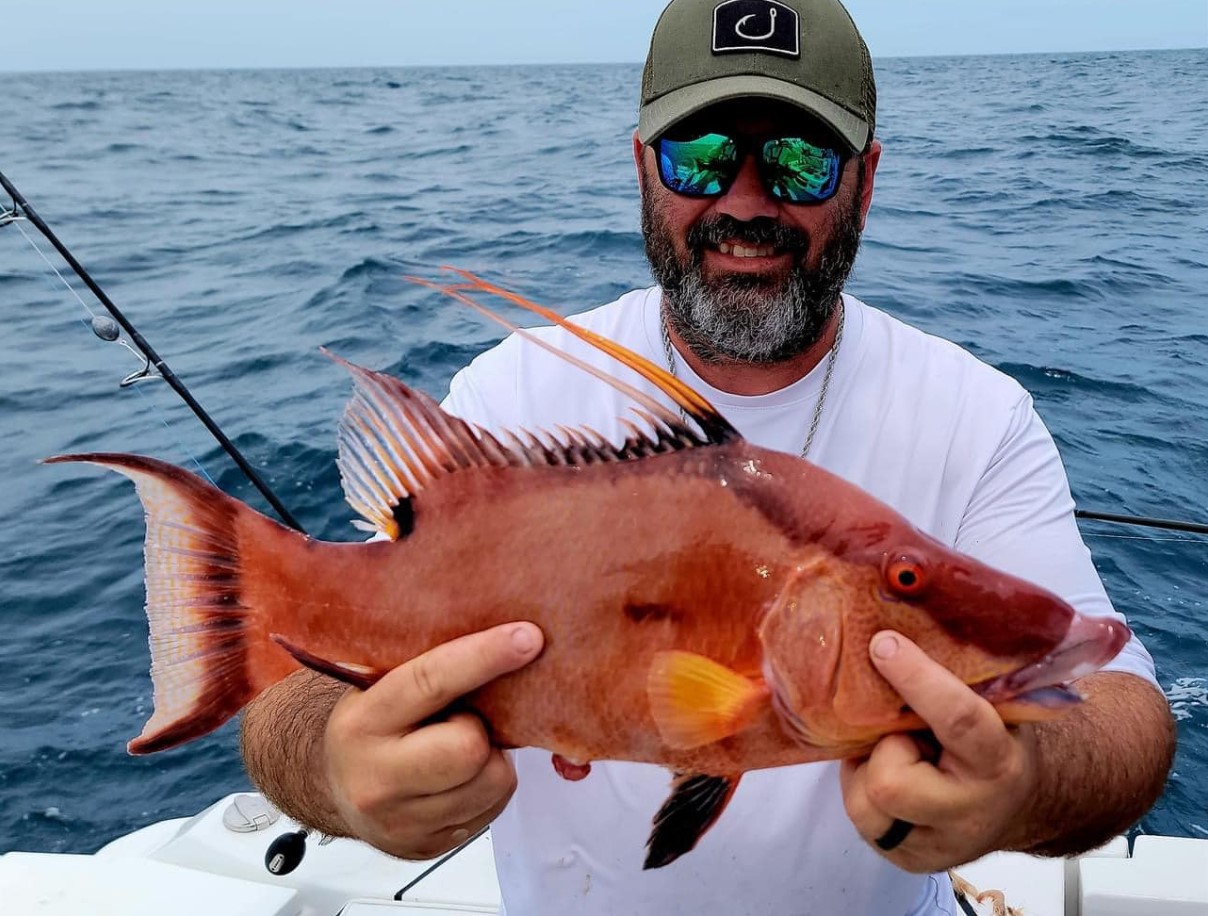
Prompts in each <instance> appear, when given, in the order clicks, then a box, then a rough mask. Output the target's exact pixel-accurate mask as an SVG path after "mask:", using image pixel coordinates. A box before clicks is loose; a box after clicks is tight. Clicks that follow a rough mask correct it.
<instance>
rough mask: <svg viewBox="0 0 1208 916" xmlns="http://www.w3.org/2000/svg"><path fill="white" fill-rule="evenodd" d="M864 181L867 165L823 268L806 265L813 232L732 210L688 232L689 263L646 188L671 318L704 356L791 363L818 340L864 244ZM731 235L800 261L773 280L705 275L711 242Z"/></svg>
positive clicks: (647, 231)
mask: <svg viewBox="0 0 1208 916" xmlns="http://www.w3.org/2000/svg"><path fill="white" fill-rule="evenodd" d="M863 184H864V170H863V168H861V169H860V171H859V174H858V181H857V187H856V193H855V194H853V195H852V198H851V206H850V207H849V208H848V210H847V212H846V213H841V214H839V217H838V219H837V221H836V225H835V231H834V233H833V234H832V235H831V238H830V239H829V241H828V242H827V243H826V246H825V248H823V250H822V256H821V259H820V262H819V265H818V268H817V269H816V270H810V269H809V268H807V267H806V266H805V259H806V257H807V255H808V254H809V248H810V239H809V237H808V236H807V235H806V234H805V233H803V232H801V231H800V230H797V229H792V228H790V227H788V226H784V225H781V224H780V223H778V222H776V221H775V220H773V219H769V218H766V217H759V218H757V219H754V220H751V221H749V222H739V221H738V220H736V219H734V218H733V217H730V216H725V215H721V216H717V217H713V218H711V219H708V220H702V221H701V222H699V223H697V224H696V225H694V226H693V227H692V228H691V229H690V230H689V231H688V237H687V243H688V252H689V255H688V263H683V262H682V261H681V260H680V258H679V256H678V255H677V253H676V251H675V248H674V246H673V245H672V242H671V233H670V231H669V230H668V228H667V225H666V221H665V220H664V219H663V217H662V214H661V213H659V211H658V209H657V207H656V206H655V203H654V201H653V199H652V195H651V194H650V193H648V192H647V191H645V190H643V193H642V235H643V237H644V239H645V242H646V257H647V259H648V260H649V261H650V270H651V273H652V274H653V275H654V278H655V280H656V281H657V282H658V284H659V286H661V287H662V290H663V309H664V311H665V313H666V318H667V320H668V321H669V322H670V324H671V327H672V328H674V330H675V332H676V333H677V334H678V335H679V336H680V338H681V339H682V340H683V342H684V343H685V344H687V346H688V347H689V348H690V349H691V350H692V351H693V352H694V353H695V354H696V355H697V356H698V357H699V358H700V359H702V360H704V361H705V362H710V363H718V362H723V361H739V362H745V363H760V364H774V363H782V362H785V361H786V360H789V359H792V358H793V357H794V356H798V355H799V354H801V353H804V352H805V351H806V350H808V349H809V348H810V347H811V346H813V345H814V344H815V343H817V342H818V340H819V339H821V337H822V333H823V331H824V330H825V329H826V325H827V322H828V321H829V320H830V317H831V315H833V314H834V311H835V307H836V306H837V305H838V303H839V295H840V293H842V291H843V286H844V284H846V283H847V279H848V277H849V276H850V275H851V271H852V267H853V265H854V264H855V261H856V254H857V253H858V252H859V249H860V197H861V194H860V192H861V190H862V187H863ZM731 240H734V241H740V242H743V243H744V244H746V245H747V246H750V247H757V246H759V245H775V246H776V247H777V248H780V249H783V250H787V251H789V252H790V253H792V255H793V266H792V268H791V269H790V270H789V272H788V274H787V275H786V276H778V277H774V278H771V279H769V278H766V277H760V276H754V275H748V274H728V275H725V276H722V277H718V278H716V279H713V280H706V279H705V277H704V275H703V273H702V271H701V263H702V260H703V258H704V252H705V248H706V246H707V245H717V244H719V243H720V242H723V241H731Z"/></svg>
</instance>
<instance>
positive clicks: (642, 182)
mask: <svg viewBox="0 0 1208 916" xmlns="http://www.w3.org/2000/svg"><path fill="white" fill-rule="evenodd" d="M645 154H646V147H645V146H644V145H642V141H641V140H639V139H638V132H637V131H636V130H635V131H634V132H633V164H634V165H635V166H637V169H638V187H639V188H640V189H642V190H645V188H646V169H645V167H644V166H643V160H644V157H645Z"/></svg>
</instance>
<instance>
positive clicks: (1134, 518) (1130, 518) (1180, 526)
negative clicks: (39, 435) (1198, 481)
mask: <svg viewBox="0 0 1208 916" xmlns="http://www.w3.org/2000/svg"><path fill="white" fill-rule="evenodd" d="M1074 518H1085V519H1088V520H1090V521H1095V522H1113V523H1115V524H1117V525H1139V526H1140V527H1142V528H1163V529H1165V530H1167V531H1187V532H1190V533H1191V534H1208V525H1205V524H1203V523H1201V522H1180V521H1174V520H1172V519H1168V518H1147V517H1146V516H1143V515H1116V514H1114V513H1111V512H1092V511H1091V510H1089V509H1075V510H1074Z"/></svg>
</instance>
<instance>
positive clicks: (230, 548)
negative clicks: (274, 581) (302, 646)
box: [46, 453, 297, 754]
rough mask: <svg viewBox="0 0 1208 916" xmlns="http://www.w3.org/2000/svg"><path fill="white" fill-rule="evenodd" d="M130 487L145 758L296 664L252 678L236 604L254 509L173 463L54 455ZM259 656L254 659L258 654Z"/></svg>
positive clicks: (244, 617)
mask: <svg viewBox="0 0 1208 916" xmlns="http://www.w3.org/2000/svg"><path fill="white" fill-rule="evenodd" d="M65 462H88V463H90V464H97V465H100V466H101V467H105V468H108V469H110V470H113V471H117V472H118V473H119V474H124V475H125V476H126V477H128V478H130V479H131V480H132V481H134V486H135V489H136V490H137V492H138V496H139V499H140V500H142V503H143V509H144V512H145V514H146V523H147V534H146V541H145V545H144V549H145V555H146V558H145V566H146V588H147V606H146V611H147V620H148V623H149V625H150V630H151V636H150V647H151V681H152V687H153V693H154V705H155V709H154V712H153V713H152V715H151V718H150V719H149V720H148V721H147V724H146V725H145V726H144V727H143V731H142V734H140V735H139V736H138V737H137V738H135V739H134V740H132V741H130V742H129V743H128V744H127V750H128V751H129V752H130V753H131V754H151V753H154V752H155V751H162V750H166V749H168V748H171V747H175V746H177V745H179V744H183V743H185V742H186V741H190V740H192V739H194V738H198V737H201V736H202V735H204V734H206V733H208V732H211V731H213V730H214V729H216V728H218V727H219V726H220V725H222V724H223V723H224V722H226V721H227V720H228V719H230V718H231V717H232V716H234V715H235V714H236V713H237V712H239V710H240V709H242V708H243V707H244V706H245V705H246V704H247V703H248V702H250V701H251V700H252V699H253V698H254V697H255V696H256V695H257V694H258V693H260V692H261V691H262V690H263V689H265V688H266V687H268V686H269V685H270V684H271V683H274V682H275V681H277V680H280V678H282V677H284V676H285V675H286V674H288V673H289V672H290V671H292V670H295V669H296V668H297V665H296V664H295V663H294V662H293V661H292V660H291V659H289V658H288V657H286V656H284V655H282V656H281V658H280V659H278V664H276V665H273V666H271V670H267V669H266V670H259V671H256V672H253V671H252V670H251V669H252V664H251V662H250V661H249V649H250V648H251V644H252V643H253V641H254V640H255V639H256V638H257V635H256V634H257V631H258V629H259V627H258V622H257V620H256V614H255V612H254V611H253V609H251V608H248V607H246V606H245V605H244V604H243V602H242V593H243V585H244V583H243V578H244V568H243V565H242V561H241V556H240V547H239V542H238V530H237V528H238V524H237V522H238V517H239V516H241V515H243V514H245V513H247V514H252V515H255V516H257V517H258V518H261V519H262V520H263V521H264V522H265V523H267V524H273V523H272V522H270V521H269V520H268V519H263V517H262V516H259V514H258V513H256V512H255V510H253V509H251V508H250V507H248V506H245V505H244V504H243V503H240V502H239V501H238V500H236V499H234V498H232V497H230V496H227V495H226V494H225V493H223V492H222V491H221V490H219V489H217V488H216V487H214V486H211V485H210V484H208V483H206V482H205V481H204V480H202V479H201V478H199V477H196V476H195V475H193V474H190V473H189V472H187V471H184V470H182V469H180V468H178V467H175V466H174V465H171V464H167V463H166V462H163V461H158V460H156V459H154V458H144V457H141V456H138V455H123V454H112V453H103V454H102V453H97V454H87V455H60V456H58V457H55V458H48V459H46V463H47V464H59V463H65ZM258 657H259V656H258Z"/></svg>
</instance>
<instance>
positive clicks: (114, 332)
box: [0, 210, 218, 486]
mask: <svg viewBox="0 0 1208 916" xmlns="http://www.w3.org/2000/svg"><path fill="white" fill-rule="evenodd" d="M23 219H24V217H22V216H19V215H15V214H12V213H11V211H8V210H2V211H0V228H3V227H4V226H6V225H10V224H13V225H15V226H16V229H17V231H18V232H20V233H21V236H22V237H23V238H24V239H25V241H26V242H27V243H29V247H31V248H32V249H33V250H34V251H36V252H37V253H38V255H39V256H40V257H41V258H42V260H43V261H44V262H45V263H46V266H47V268H49V270H50V271H51V272H52V273H53V274H54V275H55V276H56V277H58V278H59V282H60V283H62V284H63V286H64V287H65V288H66V289H67V291H68V292H69V293H71V295H72V296H73V297H74V298H75V300H76V302H78V303H79V304H80V307H81V308H83V309H84V311H86V312H87V313H88V318H87V319H80V320H81V322H82V323H83V324H84V326H85V327H87V328H88V329H89V330H90V331H92V333H93V334H94V335H96V336H97V337H98V338H100V339H101V340H103V341H106V342H111V343H116V344H119V345H121V346H122V347H125V348H126V349H127V350H129V351H130V353H131V354H132V355H133V356H134V358H135V359H137V360H138V361H139V362H141V363H143V368H142V369H139V370H137V371H135V372H132V373H130V374H129V375H127V376H126V377H125V378H123V379H122V380H121V381H120V382H118V387H120V388H130V387H134V388H135V390H136V391H137V392H138V395H139V397H141V398H142V399H143V401H144V403H145V404H146V405H147V408H148V409H149V410H150V411H151V413H152V414H153V415H154V416H155V418H156V419H157V420H159V422H160V423H161V424H162V425H163V427H164V429H165V430H167V431H168V434H169V436H170V437H171V438H172V439H173V441H175V442H176V445H177V447H178V448H179V449H180V450H181V451H182V452H184V455H185V458H186V459H188V461H190V462H192V464H193V466H194V468H196V470H197V473H198V474H200V475H201V476H202V477H204V478H205V479H206V480H208V481H209V482H210V483H212V484H213V485H214V486H218V482H217V481H215V480H214V478H213V477H211V476H210V472H209V471H208V470H206V467H205V465H204V464H202V463H201V459H200V458H198V457H197V456H196V455H195V454H194V453H193V451H192V450H191V449H190V448H189V446H188V445H187V444H186V443H185V440H184V439H183V438H182V437H181V436H180V435H179V434H178V433H177V432H176V430H174V429H173V428H172V424H171V423H170V422H169V420H168V417H167V415H165V414H164V412H163V411H162V410H160V408H159V405H158V404H156V403H155V400H154V399H153V398H152V397H151V396H150V395H149V394H148V393H147V392H146V391H145V390H143V388H142V387H137V386H135V383H136V382H143V381H154V380H155V379H158V378H159V376H158V375H155V374H154V373H152V372H150V371H149V369H150V362H149V361H148V360H147V357H146V356H144V355H143V354H141V353H139V352H138V351H137V350H136V349H134V347H132V346H130V343H129V341H127V340H126V339H125V338H123V337H121V335H120V329H119V327H118V324H117V322H116V321H114V320H113V319H112V318H110V317H109V316H108V315H98V314H97V313H96V312H95V311H93V309H92V308H91V306H89V305H88V303H87V302H85V301H84V300H83V299H82V298H81V297H80V294H79V293H78V292H76V288H75V287H74V286H72V285H71V283H70V281H68V279H67V278H66V277H64V276H63V274H62V272H61V271H60V270H59V269H58V267H56V266H55V264H54V263H53V262H52V261H51V260H50V258H48V257H47V256H46V252H44V251H43V250H42V248H41V246H39V245H38V241H37V239H35V238H33V237H32V236H30V235H29V234H28V233H27V232H26V231H25V230H24V229H23V228H22V227H21V224H20V221H21V220H23ZM44 279H45V280H46V283H47V286H48V287H49V288H50V289H51V291H52V292H56V293H57V292H58V288H57V287H56V286H55V285H54V282H53V281H52V280H51V279H50V278H49V277H44Z"/></svg>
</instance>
